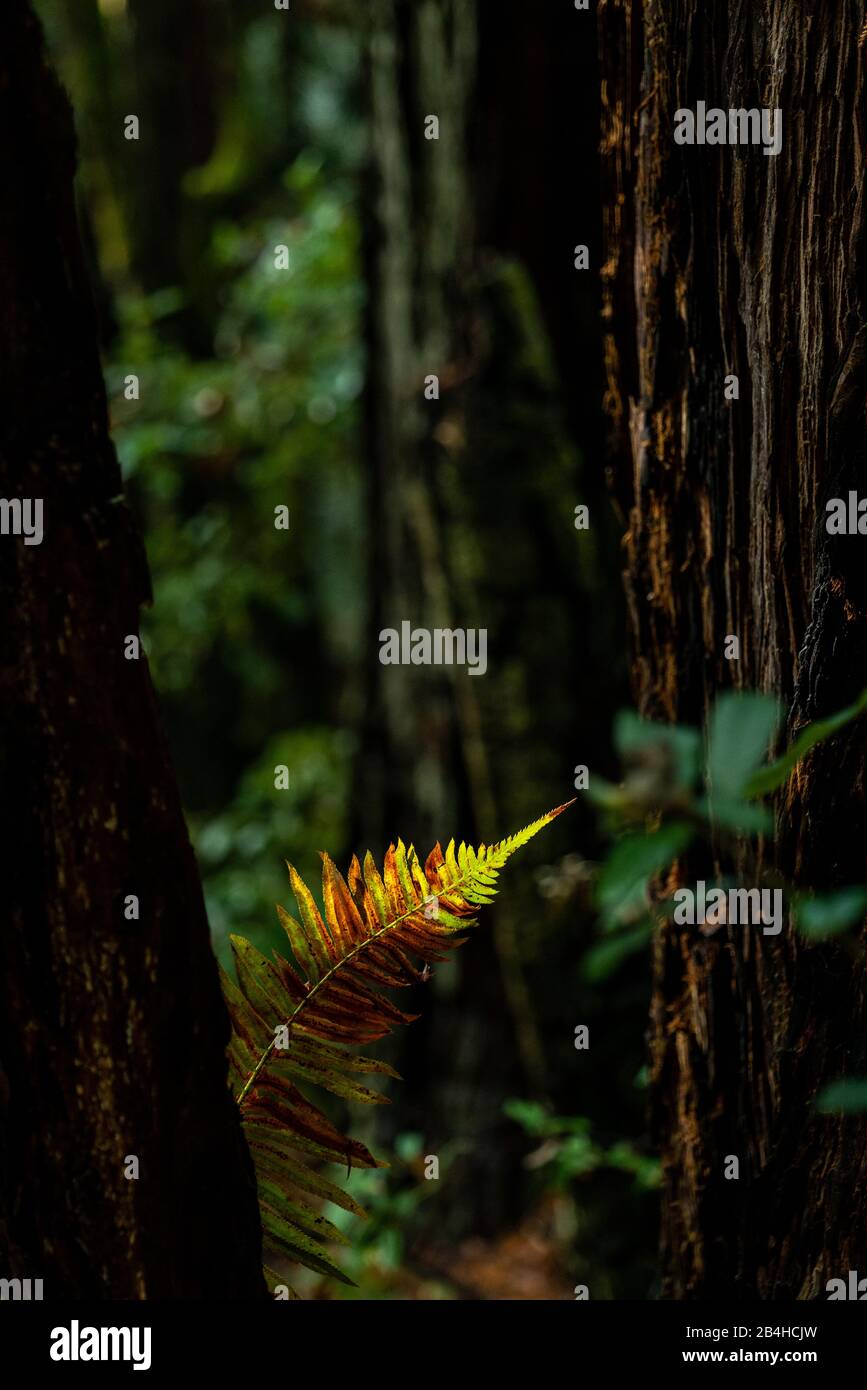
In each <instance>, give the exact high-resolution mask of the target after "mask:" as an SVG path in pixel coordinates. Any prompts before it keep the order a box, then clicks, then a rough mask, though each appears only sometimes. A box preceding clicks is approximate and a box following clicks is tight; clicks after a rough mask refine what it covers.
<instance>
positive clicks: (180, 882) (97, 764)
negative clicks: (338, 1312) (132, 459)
mask: <svg viewBox="0 0 867 1390" xmlns="http://www.w3.org/2000/svg"><path fill="white" fill-rule="evenodd" d="M74 163H75V149H74V137H73V126H72V114H71V111H70V109H69V106H68V103H67V101H66V98H65V96H64V95H63V94H62V92H61V89H60V87H59V85H58V84H57V82H56V80H55V78H54V76H53V74H52V73H51V72H50V71H49V69H48V68H47V66H46V62H45V57H44V51H43V45H42V38H41V33H40V30H39V26H38V24H37V22H36V20H35V19H34V17H33V14H32V12H31V9H30V6H29V5H28V4H27V3H25V0H8V3H7V4H6V5H5V6H4V8H3V11H2V18H0V175H2V183H3V188H4V190H5V195H6V196H5V197H4V200H3V207H2V212H0V292H2V299H3V306H4V312H3V316H2V326H0V337H2V351H0V357H2V362H3V368H2V389H0V400H2V410H0V422H2V423H0V479H2V481H0V491H2V493H3V495H4V497H6V498H30V499H42V501H43V504H44V539H43V541H42V543H41V544H38V545H26V544H25V542H24V539H23V537H20V536H19V537H16V536H13V535H6V536H3V537H2V538H0V593H2V605H3V611H4V614H5V627H4V632H3V638H2V653H0V663H2V721H0V723H2V741H0V762H2V775H3V788H4V795H3V803H2V813H0V819H2V826H0V843H2V845H3V854H4V865H5V868H4V879H5V882H4V889H5V900H6V912H5V915H4V922H3V929H2V933H0V1111H2V1116H0V1134H2V1146H0V1269H2V1273H3V1275H4V1276H6V1275H9V1276H13V1277H14V1276H20V1277H33V1278H43V1279H44V1281H45V1297H46V1298H70V1297H80V1298H85V1297H95V1298H109V1297H110V1298H145V1297H147V1298H155V1297H166V1296H174V1297H205V1296H214V1295H218V1296H221V1297H245V1296H256V1295H258V1294H260V1293H262V1294H263V1295H264V1286H263V1283H262V1279H261V1272H260V1266H259V1223H258V1209H257V1206H256V1198H255V1187H254V1185H253V1183H252V1181H251V1170H250V1167H249V1161H248V1157H247V1154H246V1150H245V1148H244V1145H243V1142H242V1139H241V1136H240V1131H239V1126H238V1123H237V1118H236V1114H235V1111H234V1107H233V1106H232V1104H231V1102H230V1099H229V1096H228V1092H227V1089H226V1065H225V1059H224V1045H225V1042H226V1039H227V1034H228V1022H227V1017H226V1013H225V1009H224V1007H223V1004H222V1001H221V997H220V991H219V985H218V980H217V974H216V970H215V964H214V959H213V956H212V954H211V951H210V945H209V939H208V928H207V921H206V917H205V912H204V906H203V902H202V895H201V890H200V886H199V882H198V877H197V873H196V867H195V863H194V859H193V855H192V851H191V848H190V845H189V841H188V838H187V834H186V829H185V826H184V822H183V816H182V812H181V807H180V804H179V799H178V793H177V789H176V786H175V781H174V777H173V774H172V770H171V767H170V765H169V760H168V754H167V750H166V746H165V743H164V741H163V737H162V733H161V731H160V726H159V720H158V715H157V711H156V706H155V700H154V694H153V690H152V688H151V684H150V678H149V675H148V669H147V662H146V661H145V660H144V658H143V657H142V659H141V660H138V661H136V660H126V659H125V657H124V647H125V642H126V639H127V637H128V635H130V634H135V633H136V632H137V630H138V612H139V606H140V604H141V603H142V602H147V601H148V600H149V581H148V575H147V568H146V563H145V560H144V557H143V553H142V548H141V543H140V540H139V537H138V533H137V530H136V527H135V525H134V524H133V522H132V519H131V516H130V514H129V512H128V510H127V507H126V504H125V501H124V498H123V495H122V485H121V478H120V473H119V469H118V466H117V462H116V458H115V454H114V449H113V447H112V445H111V442H110V440H109V437H108V424H107V411H106V400H105V394H104V388H103V382H102V376H101V372H100V367H99V360H98V354H97V350H96V336H95V325H94V320H93V311H92V306H91V301H90V292H89V288H88V286H87V283H86V278H85V275H84V271H83V263H82V258H81V251H80V244H79V238H78V232H77V229H76V223H75V211H74V201H73V192H72V185H73V172H74ZM130 895H135V896H136V897H137V898H138V901H139V905H140V917H139V918H138V919H135V918H134V919H132V920H127V916H126V914H125V904H126V900H127V899H128V897H129V896H130ZM130 1155H135V1156H136V1157H137V1159H138V1161H139V1166H140V1175H139V1177H138V1179H137V1180H130V1178H129V1177H128V1176H127V1175H126V1174H125V1165H126V1162H127V1158H128V1156H130Z"/></svg>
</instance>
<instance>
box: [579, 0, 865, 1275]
mask: <svg viewBox="0 0 867 1390" xmlns="http://www.w3.org/2000/svg"><path fill="white" fill-rule="evenodd" d="M599 22H600V41H601V42H600V52H601V60H602V64H603V141H602V147H603V163H604V167H605V179H606V209H605V215H606V239H607V245H606V272H605V276H604V294H605V305H604V313H605V322H606V369H607V375H608V390H607V406H608V413H609V420H610V426H611V467H612V477H613V488H614V492H615V496H616V497H617V499H618V500H619V502H620V505H621V507H622V508H623V511H624V514H625V516H626V519H627V531H626V535H625V540H624V544H625V557H626V572H625V582H626V592H627V598H628V604H629V612H630V623H631V633H632V642H633V653H634V660H633V686H634V693H635V697H636V700H637V703H638V707H639V710H640V712H641V713H642V714H643V715H646V716H648V717H653V718H662V719H669V720H677V721H682V722H692V723H696V722H699V721H701V720H703V719H704V717H705V716H706V714H707V712H708V709H709V708H710V705H711V702H712V700H713V698H714V696H715V695H716V693H717V692H719V691H720V690H723V689H726V688H728V687H731V686H732V685H734V686H736V687H742V688H745V689H760V690H765V691H770V692H774V693H776V694H778V695H780V696H781V697H782V698H783V700H784V701H785V703H786V706H787V709H788V726H789V727H788V731H789V734H790V735H793V734H794V733H796V732H797V731H798V730H799V729H800V728H801V727H802V726H803V725H804V724H806V723H808V722H810V721H811V720H813V719H815V718H817V717H820V716H822V715H826V714H829V713H831V712H833V711H834V710H836V709H839V708H841V707H843V706H845V705H846V704H847V703H848V702H849V701H850V700H851V699H852V697H853V696H854V695H855V694H857V693H858V692H859V691H860V690H862V689H863V688H864V687H865V686H867V641H865V634H867V565H865V561H864V550H863V546H864V541H863V538H859V537H856V536H854V537H842V538H834V537H829V536H828V535H827V533H826V531H825V502H826V500H827V499H828V498H829V497H831V496H845V495H846V492H847V491H848V489H849V488H858V487H859V486H860V488H861V491H862V492H863V490H864V482H865V449H867V435H865V418H864V417H865V400H867V363H865V327H864V325H865V312H864V303H865V272H867V254H865V238H864V192H863V159H864V98H865V92H864V55H865V50H864V48H863V47H862V44H861V41H860V35H861V33H862V27H863V23H864V15H863V9H862V7H861V6H858V5H855V4H854V3H843V4H833V5H832V4H830V3H821V2H820V0H812V3H807V4H801V3H798V4H795V3H787V2H786V0H776V3H770V0H757V2H756V0H749V3H748V2H747V0H732V2H731V3H725V4H723V3H719V2H718V0H678V2H677V3H675V4H671V3H663V2H662V0H645V3H640V0H601V3H600V7H599ZM698 100H704V101H706V102H707V104H708V106H709V107H710V106H718V107H722V108H724V109H728V108H751V107H757V108H775V107H779V108H780V109H781V110H782V112H783V131H784V134H783V146H782V150H781V152H780V153H779V155H777V156H770V157H769V156H765V155H764V154H763V152H762V149H761V147H759V146H717V147H712V146H705V147H699V146H678V145H676V144H675V143H674V140H673V126H674V113H675V111H676V110H677V109H678V108H681V107H689V108H691V109H693V110H694V109H695V106H696V102H697V101H698ZM729 374H736V375H737V376H738V378H739V383H740V398H739V399H738V400H736V401H730V402H726V400H725V399H724V389H723V383H724V378H725V377H726V376H727V375H729ZM728 634H734V635H737V636H738V637H739V639H740V660H739V661H727V660H726V659H725V658H724V655H723V647H724V638H725V636H726V635H728ZM865 760H867V750H865V733H864V727H863V724H856V725H854V726H852V728H851V729H850V730H849V731H848V732H846V733H844V734H843V735H841V736H840V737H839V738H838V739H837V740H835V741H834V742H833V743H832V744H831V746H830V747H823V748H820V749H818V750H816V751H815V752H814V753H813V754H812V755H811V756H809V757H808V758H807V759H806V760H805V762H804V763H803V764H802V765H801V767H800V768H799V769H798V771H797V773H796V774H795V776H794V777H793V778H792V779H791V782H790V784H789V786H788V788H787V789H786V792H785V795H784V797H783V798H781V804H780V806H779V824H780V835H779V839H778V844H777V848H776V850H774V849H772V847H771V846H765V848H764V851H763V855H764V860H765V862H766V863H767V862H768V861H770V859H771V857H772V855H774V854H776V855H777V859H778V864H779V867H780V868H782V869H783V870H784V871H785V872H786V873H788V874H790V875H792V876H794V878H795V879H796V880H797V881H798V882H799V883H802V884H805V885H809V886H811V887H814V888H822V887H828V886H832V885H835V884H846V883H856V882H859V881H863V877H864V853H863V846H864V841H865V830H867V811H865V805H864V784H865ZM748 862H750V861H748V860H747V859H746V858H743V857H742V859H741V865H740V867H742V868H743V867H744V865H746V864H747V863H748ZM747 881H752V882H755V879H752V880H747ZM651 1058H652V1078H653V1097H654V1100H653V1104H654V1118H655V1124H656V1128H657V1132H658V1136H659V1140H660V1144H661V1149H662V1158H663V1166H664V1174H665V1191H664V1198H663V1233H662V1244H663V1255H664V1261H665V1283H664V1288H665V1292H666V1294H667V1295H668V1296H670V1297H676V1298H689V1297H698V1296H702V1297H707V1296H719V1295H723V1294H728V1295H735V1296H740V1297H745V1298H751V1297H752V1298H756V1297H758V1298H765V1299H773V1298H810V1297H817V1296H818V1297H820V1296H824V1286H825V1283H826V1281H827V1280H828V1279H829V1278H831V1277H838V1276H840V1275H841V1274H842V1275H843V1276H844V1277H845V1273H846V1271H847V1270H848V1269H850V1268H851V1269H859V1268H861V1269H863V1268H864V1264H865V1260H867V1198H865V1192H867V1156H865V1150H867V1146H865V1142H864V1141H865V1137H867V1126H865V1124H864V1122H863V1120H860V1119H847V1120H844V1119H842V1118H839V1117H836V1118H835V1117H825V1116H821V1115H818V1114H817V1113H816V1111H815V1109H814V1106H813V1101H814V1098H815V1095H816V1093H817V1090H818V1089H819V1088H820V1086H821V1085H822V1084H824V1083H825V1082H827V1081H829V1080H833V1079H835V1078H836V1077H838V1076H840V1075H843V1074H846V1073H847V1072H851V1073H852V1074H859V1073H860V1074H863V1073H864V1071H865V1067H867V1016H865V1000H864V970H863V966H862V965H861V963H860V962H859V961H856V960H853V959H852V958H851V957H850V956H849V955H847V954H846V953H845V952H844V951H842V950H841V949H839V948H836V947H833V946H824V947H808V946H807V945H806V944H805V943H804V942H803V941H801V940H799V939H798V938H797V936H796V935H795V934H794V930H793V928H792V927H791V925H790V924H787V925H786V927H785V928H784V932H783V934H782V935H781V936H780V937H777V938H774V937H763V936H762V935H761V934H760V933H757V932H756V931H755V929H751V928H727V929H726V930H725V932H724V933H722V932H721V933H719V934H718V936H716V937H714V938H713V939H712V940H710V941H707V942H702V943H701V944H700V945H698V944H696V940H695V933H694V932H692V933H690V929H688V928H687V929H676V928H675V929H666V931H665V933H664V934H663V935H662V936H661V937H660V939H659V940H658V942H657V945H656V948H655V960H654V997H653V1006H652V1038H651ZM726 1154H737V1155H739V1156H740V1158H741V1178H740V1181H738V1182H734V1181H729V1182H727V1181H726V1180H725V1179H724V1177H723V1160H724V1156H725V1155H726Z"/></svg>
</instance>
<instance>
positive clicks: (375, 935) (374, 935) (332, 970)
mask: <svg viewBox="0 0 867 1390" xmlns="http://www.w3.org/2000/svg"><path fill="white" fill-rule="evenodd" d="M498 849H499V846H498V845H494V847H493V848H492V850H491V851H490V854H491V856H492V857H493V856H494V855H495V853H496V851H497V850H498ZM473 873H474V870H472V869H471V870H470V871H469V872H468V873H466V874H464V875H463V876H462V877H461V878H456V879H455V880H454V882H453V883H450V884H448V886H447V888H446V890H445V891H446V892H449V893H450V892H451V890H452V889H453V888H459V887H460V886H461V884H462V883H467V882H468V881H469V880H470V879H471V878H472V877H473ZM437 896H438V895H437V894H436V893H432V894H431V897H437ZM419 906H420V904H419V903H416V904H415V906H414V907H411V908H409V909H408V911H406V912H404V913H402V914H401V915H400V917H395V918H394V919H393V920H392V921H391V922H386V924H385V926H383V927H380V928H379V930H378V931H375V932H371V934H370V936H366V937H365V938H364V940H363V941H359V942H358V943H357V945H355V946H353V948H352V950H351V951H348V952H347V953H346V955H345V956H341V958H340V960H336V961H335V962H334V964H333V965H332V966H330V967H329V968H328V970H326V972H325V974H324V975H323V976H322V978H321V979H320V980H317V981H316V984H315V985H313V987H312V989H310V990H308V992H307V994H305V996H304V998H303V999H299V1001H298V1003H297V1004H296V1006H295V1008H294V1009H293V1010H292V1013H291V1014H290V1015H289V1017H288V1018H287V1020H286V1022H285V1023H284V1024H279V1025H278V1027H283V1028H291V1027H292V1024H293V1023H294V1022H295V1020H296V1019H297V1017H298V1015H299V1013H300V1012H301V1010H302V1009H304V1008H306V1007H307V1005H308V1004H309V1003H310V1000H311V999H312V998H313V997H314V995H316V994H317V993H318V992H319V990H320V989H322V987H323V986H324V985H326V984H327V983H328V981H329V980H330V979H331V977H332V976H333V975H335V974H336V973H337V971H338V970H342V969H343V967H344V966H345V965H348V964H349V962H350V961H351V960H354V959H355V957H356V956H357V955H358V954H359V953H360V952H361V951H363V950H364V948H365V947H366V946H370V945H372V944H373V942H374V941H378V940H379V938H380V937H382V936H385V934H386V932H390V931H393V930H394V928H395V927H399V926H400V924H401V922H405V921H406V919H407V917H411V916H412V915H413V913H414V912H418V910H419ZM326 925H327V924H326ZM276 1045H277V1039H276V1037H274V1038H272V1039H271V1041H270V1042H269V1044H268V1046H267V1047H266V1048H265V1051H264V1052H263V1053H262V1056H261V1057H260V1058H259V1060H258V1062H257V1063H256V1065H255V1067H254V1068H253V1071H252V1072H251V1073H250V1076H249V1077H248V1079H247V1080H246V1081H245V1083H244V1086H243V1089H242V1090H241V1093H240V1095H239V1096H238V1101H237V1104H238V1108H239V1109H240V1108H241V1106H242V1105H243V1103H244V1100H245V1098H246V1096H247V1095H248V1093H249V1091H250V1088H251V1087H252V1086H254V1085H255V1083H256V1080H257V1078H258V1076H259V1074H260V1072H261V1071H262V1068H263V1067H264V1066H265V1064H266V1062H267V1061H268V1058H269V1057H270V1056H271V1053H272V1052H273V1051H274V1048H275V1047H276Z"/></svg>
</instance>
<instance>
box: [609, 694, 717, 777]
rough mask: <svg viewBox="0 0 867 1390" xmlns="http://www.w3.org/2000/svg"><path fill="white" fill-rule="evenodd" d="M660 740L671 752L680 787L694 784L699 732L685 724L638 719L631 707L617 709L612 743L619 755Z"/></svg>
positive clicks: (696, 775) (698, 763) (698, 759)
mask: <svg viewBox="0 0 867 1390" xmlns="http://www.w3.org/2000/svg"><path fill="white" fill-rule="evenodd" d="M660 743H661V744H663V745H664V746H665V747H666V748H668V749H669V751H670V753H671V761H672V765H673V767H674V773H675V777H676V779H677V782H678V784H679V785H680V786H682V787H686V788H688V787H692V786H694V785H695V781H696V778H697V777H698V774H699V771H700V768H701V735H700V733H699V731H698V729H691V728H689V727H688V726H687V725H684V726H679V725H677V724H656V723H654V722H653V721H652V720H649V719H639V717H638V715H637V714H636V713H635V712H634V711H633V710H628V709H626V710H620V712H619V713H618V714H617V716H616V717H615V720H614V746H615V748H616V749H617V751H618V753H619V754H620V756H621V758H628V757H629V755H630V753H635V752H637V751H638V750H639V749H642V748H647V747H651V746H652V745H654V744H660Z"/></svg>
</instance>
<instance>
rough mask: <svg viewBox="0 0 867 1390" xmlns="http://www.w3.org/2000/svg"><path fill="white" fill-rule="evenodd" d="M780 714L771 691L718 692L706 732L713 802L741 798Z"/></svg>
mask: <svg viewBox="0 0 867 1390" xmlns="http://www.w3.org/2000/svg"><path fill="white" fill-rule="evenodd" d="M781 718H782V707H781V706H780V704H779V702H778V701H777V700H775V699H774V697H773V696H771V695H758V694H752V693H749V694H743V693H729V694H726V695H721V696H720V698H719V699H718V700H717V702H716V704H715V705H714V708H713V713H712V714H711V719H710V729H709V732H708V754H707V770H708V781H709V784H710V794H711V798H712V800H713V802H714V804H716V802H720V803H721V804H726V803H729V804H730V803H731V802H735V801H739V800H740V799H741V797H742V796H743V794H744V790H745V787H746V785H747V782H748V781H749V779H750V775H751V774H752V773H753V772H754V771H755V770H756V768H757V767H758V766H759V764H760V763H762V762H763V761H764V759H765V757H766V756H767V752H768V744H769V743H770V741H771V739H772V738H773V736H774V733H775V732H776V729H777V727H778V725H779V723H780V719H781Z"/></svg>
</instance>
